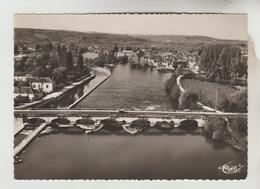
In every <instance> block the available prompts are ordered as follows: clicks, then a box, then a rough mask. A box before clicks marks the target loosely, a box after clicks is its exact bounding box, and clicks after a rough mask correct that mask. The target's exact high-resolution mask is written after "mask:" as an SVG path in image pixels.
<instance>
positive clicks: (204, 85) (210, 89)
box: [182, 79, 237, 108]
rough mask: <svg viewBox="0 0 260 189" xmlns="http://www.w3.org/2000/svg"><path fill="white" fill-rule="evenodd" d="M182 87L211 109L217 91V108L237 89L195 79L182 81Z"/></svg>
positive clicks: (213, 105)
mask: <svg viewBox="0 0 260 189" xmlns="http://www.w3.org/2000/svg"><path fill="white" fill-rule="evenodd" d="M182 86H183V87H184V88H185V89H188V90H190V91H192V92H195V93H196V94H198V95H199V101H200V102H201V103H203V104H204V105H208V106H210V107H212V108H214V107H215V99H216V93H217V90H218V88H219V91H218V103H217V105H218V108H220V105H221V104H222V102H223V101H224V100H225V99H226V98H227V99H231V98H232V96H231V95H232V94H234V93H235V92H236V91H237V89H235V88H234V87H231V86H226V85H221V84H219V83H212V82H207V81H200V80H195V79H183V80H182Z"/></svg>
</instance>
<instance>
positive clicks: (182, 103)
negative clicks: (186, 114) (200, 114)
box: [179, 90, 199, 110]
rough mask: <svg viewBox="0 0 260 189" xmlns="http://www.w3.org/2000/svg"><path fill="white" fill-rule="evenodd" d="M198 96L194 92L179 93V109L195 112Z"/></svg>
mask: <svg viewBox="0 0 260 189" xmlns="http://www.w3.org/2000/svg"><path fill="white" fill-rule="evenodd" d="M198 99H199V97H198V95H197V93H195V92H192V91H189V90H185V91H184V92H183V93H181V95H180V98H179V109H191V110H196V109H198V106H197V102H198Z"/></svg>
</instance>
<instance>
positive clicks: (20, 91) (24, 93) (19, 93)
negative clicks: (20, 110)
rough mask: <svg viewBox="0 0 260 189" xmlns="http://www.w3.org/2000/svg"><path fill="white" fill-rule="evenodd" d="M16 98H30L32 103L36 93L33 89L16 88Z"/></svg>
mask: <svg viewBox="0 0 260 189" xmlns="http://www.w3.org/2000/svg"><path fill="white" fill-rule="evenodd" d="M16 97H28V98H29V100H30V101H33V97H34V93H33V90H32V88H31V87H15V88H14V98H16Z"/></svg>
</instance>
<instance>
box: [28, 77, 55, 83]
mask: <svg viewBox="0 0 260 189" xmlns="http://www.w3.org/2000/svg"><path fill="white" fill-rule="evenodd" d="M27 81H28V82H29V83H35V82H37V83H51V82H52V80H51V78H49V77H29V78H27Z"/></svg>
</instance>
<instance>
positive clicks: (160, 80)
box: [75, 64, 173, 110]
mask: <svg viewBox="0 0 260 189" xmlns="http://www.w3.org/2000/svg"><path fill="white" fill-rule="evenodd" d="M169 76H170V73H159V72H158V71H156V70H151V69H137V68H131V67H130V65H129V64H125V65H122V64H119V65H117V66H116V67H114V69H113V70H112V75H111V77H110V78H109V79H108V80H107V81H105V82H104V83H103V84H102V85H100V86H99V87H98V88H97V89H96V90H95V91H94V92H93V93H91V94H90V95H88V96H87V98H85V99H84V100H82V101H81V102H80V103H79V104H78V105H77V106H75V108H94V109H95V108H98V109H99V108H100V109H104V108H113V109H114V108H124V109H131V110H139V109H141V110H170V109H172V108H173V105H172V103H171V100H170V97H169V96H168V95H167V94H166V92H165V88H164V82H165V80H166V79H167V78H169Z"/></svg>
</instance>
